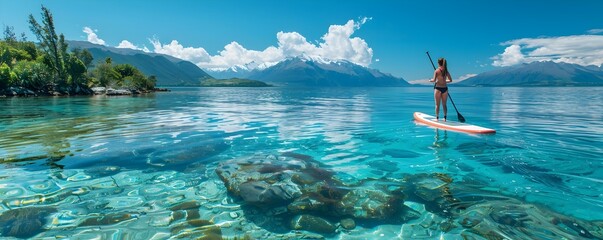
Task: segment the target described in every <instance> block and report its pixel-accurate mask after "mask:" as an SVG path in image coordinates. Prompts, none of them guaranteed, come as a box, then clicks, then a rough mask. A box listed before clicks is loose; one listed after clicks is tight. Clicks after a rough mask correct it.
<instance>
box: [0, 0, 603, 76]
mask: <svg viewBox="0 0 603 240" xmlns="http://www.w3.org/2000/svg"><path fill="white" fill-rule="evenodd" d="M42 5H44V6H45V7H47V8H48V9H49V10H50V11H51V13H52V14H53V18H54V21H55V27H56V31H57V32H60V33H63V34H64V35H65V38H66V39H68V40H80V41H90V42H92V43H96V44H102V45H106V46H111V47H121V48H133V49H140V50H143V51H147V52H155V53H163V54H168V55H172V56H174V57H178V58H181V59H184V60H189V61H191V62H193V63H195V64H197V65H198V66H199V67H201V68H203V69H209V70H220V69H227V68H229V67H233V66H246V67H248V68H264V67H268V66H271V65H274V64H276V63H278V62H280V61H282V60H284V59H286V58H289V57H305V58H311V59H316V60H323V61H340V60H346V61H350V62H353V63H356V64H359V65H362V66H365V67H369V68H374V69H378V70H380V71H382V72H384V73H390V74H392V75H394V76H396V77H402V78H404V79H405V80H407V81H409V82H414V83H416V82H425V81H427V79H428V78H430V77H431V76H432V75H433V68H432V66H431V64H430V63H429V59H428V58H427V55H426V54H425V52H426V51H429V52H430V54H431V56H432V58H433V59H434V61H435V59H437V58H439V57H445V58H446V59H447V61H448V67H449V70H450V72H451V73H452V76H453V79H455V80H462V79H465V78H467V77H470V76H474V75H476V74H479V73H482V72H487V71H491V70H495V69H498V68H501V67H506V66H513V65H516V64H521V63H529V62H533V61H556V62H568V63H575V64H580V65H597V66H601V64H603V14H601V9H603V1H598V0H585V1H583V0H574V1H563V0H548V1H544V0H543V1H541V0H533V1H527V0H523V1H520V0H509V1H483V0H459V1H445V0H432V1H393V0H373V1H359V0H349V1H334V0H323V1H318V0H306V1H301V0H291V1H282V0H256V1H228V0H223V1H218V0H203V1H201V0H198V1H193V0H178V1H167V0H149V1H143V0H137V1H116V0H102V1H101V0H87V1H81V0H78V1H75V0H62V1H42V0H19V1H12V0H11V1H9V0H0V26H1V27H2V29H3V30H4V29H5V28H6V27H7V26H8V27H12V28H14V32H15V33H17V35H20V34H21V33H25V36H26V37H27V39H28V40H32V41H37V39H36V38H35V36H34V35H33V34H32V33H31V31H30V30H29V23H28V17H29V15H30V14H31V15H33V16H34V17H35V18H36V19H37V20H38V21H41V6H42ZM2 37H4V35H2Z"/></svg>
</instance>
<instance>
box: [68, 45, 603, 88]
mask: <svg viewBox="0 0 603 240" xmlns="http://www.w3.org/2000/svg"><path fill="white" fill-rule="evenodd" d="M68 43H69V46H70V48H81V49H88V50H89V51H90V52H91V53H92V56H93V57H94V61H93V63H96V62H98V61H103V60H104V59H105V58H107V57H111V59H112V61H113V63H117V64H123V63H128V64H131V65H133V66H135V67H137V68H138V69H140V70H141V71H142V72H143V73H144V74H146V75H154V76H156V77H157V85H158V86H200V85H201V82H202V81H204V80H207V79H214V78H216V79H230V78H244V79H252V80H258V81H262V82H265V83H268V84H272V85H274V86H295V87H299V86H303V87H315V86H327V87H360V86H366V87H369V86H378V87H390V86H410V84H409V83H408V82H406V81H405V80H404V79H403V78H397V77H394V76H392V75H390V74H385V73H382V72H380V71H378V70H375V69H371V68H367V67H363V66H360V65H357V64H354V63H351V62H347V61H323V60H315V59H314V60H313V59H309V58H304V57H297V58H290V59H287V60H284V61H282V62H280V63H278V64H276V65H273V66H270V67H266V68H254V66H255V65H257V64H255V65H254V63H250V64H249V66H235V67H232V68H229V69H226V70H223V71H207V72H206V71H204V70H202V69H201V68H199V67H198V66H197V65H195V64H193V63H191V62H189V61H185V60H182V59H179V58H175V57H172V56H168V55H164V54H157V53H148V52H143V51H140V50H133V49H127V48H114V47H108V46H103V45H97V44H93V43H90V42H85V41H68ZM255 67H257V66H255ZM250 69H253V70H250ZM208 72H209V74H208ZM455 84H456V85H458V86H603V66H602V67H597V66H581V65H577V64H569V63H555V62H550V61H544V62H532V63H525V64H519V65H514V66H510V67H503V68H500V69H496V70H493V71H488V72H484V73H480V74H478V75H476V76H474V77H471V78H468V79H466V80H464V81H460V82H457V83H455Z"/></svg>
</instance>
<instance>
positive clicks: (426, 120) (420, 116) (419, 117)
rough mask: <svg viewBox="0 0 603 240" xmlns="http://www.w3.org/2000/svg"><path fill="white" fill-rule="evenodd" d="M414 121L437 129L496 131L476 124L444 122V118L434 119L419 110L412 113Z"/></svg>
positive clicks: (479, 131) (467, 131) (466, 131)
mask: <svg viewBox="0 0 603 240" xmlns="http://www.w3.org/2000/svg"><path fill="white" fill-rule="evenodd" d="M413 115H414V117H415V121H417V122H420V123H423V124H426V125H428V126H432V127H436V128H439V129H446V130H452V131H458V132H465V133H475V134H484V133H496V130H494V129H490V128H485V127H480V126H476V125H471V124H466V123H461V122H457V121H450V120H447V121H445V122H444V119H440V120H437V121H436V118H435V117H434V116H431V115H427V114H425V113H421V112H415V113H414V114H413Z"/></svg>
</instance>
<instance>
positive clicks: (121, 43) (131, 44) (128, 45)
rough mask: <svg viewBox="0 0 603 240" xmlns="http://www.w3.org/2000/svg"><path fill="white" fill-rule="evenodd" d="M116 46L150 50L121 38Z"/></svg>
mask: <svg viewBox="0 0 603 240" xmlns="http://www.w3.org/2000/svg"><path fill="white" fill-rule="evenodd" d="M117 48H129V49H134V50H141V51H144V52H150V50H149V49H148V48H147V47H146V46H144V47H138V46H136V45H134V44H133V43H131V42H130V41H128V40H122V41H121V42H120V43H119V45H117Z"/></svg>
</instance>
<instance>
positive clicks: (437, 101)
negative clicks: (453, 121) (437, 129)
mask: <svg viewBox="0 0 603 240" xmlns="http://www.w3.org/2000/svg"><path fill="white" fill-rule="evenodd" d="M433 99H434V100H435V116H436V119H439V118H440V116H439V115H440V100H441V99H442V93H441V92H440V90H437V89H434V90H433ZM445 114H446V113H444V115H445Z"/></svg>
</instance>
